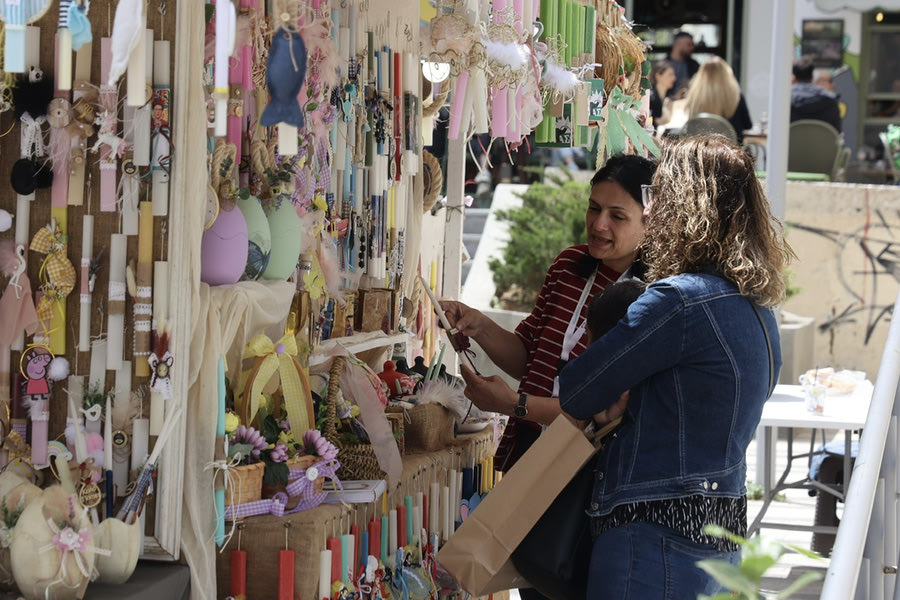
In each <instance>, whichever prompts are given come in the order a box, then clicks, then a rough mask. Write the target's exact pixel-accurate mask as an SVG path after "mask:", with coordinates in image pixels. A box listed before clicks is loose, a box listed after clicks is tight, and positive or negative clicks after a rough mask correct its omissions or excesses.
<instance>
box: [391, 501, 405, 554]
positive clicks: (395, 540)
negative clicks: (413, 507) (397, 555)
mask: <svg viewBox="0 0 900 600" xmlns="http://www.w3.org/2000/svg"><path fill="white" fill-rule="evenodd" d="M398 511H403V512H404V513H405V512H406V509H405V508H403V507H402V506H398V507H397V508H396V509H393V508H392V509H391V511H390V512H389V513H388V560H390V559H391V558H392V557H393V555H394V552H396V551H397V548H399V547H400V532H399V531H398V529H397V517H398V515H399V512H398ZM405 517H406V515H405V514H404V515H403V518H404V520H405ZM403 538H404V539H403V541H404V542H405V541H406V539H405V538H406V532H404V533H403ZM404 545H406V544H404Z"/></svg>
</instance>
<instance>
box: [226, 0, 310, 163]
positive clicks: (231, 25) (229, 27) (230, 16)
mask: <svg viewBox="0 0 900 600" xmlns="http://www.w3.org/2000/svg"><path fill="white" fill-rule="evenodd" d="M234 38H235V14H234V5H233V4H232V3H231V2H230V1H229V2H217V3H216V53H215V58H216V63H215V71H214V75H213V77H214V89H213V96H214V97H215V100H216V129H215V135H216V137H224V136H225V135H226V133H228V118H227V117H228V57H229V56H231V53H232V51H233V50H234V41H235V39H234ZM295 154H296V152H295Z"/></svg>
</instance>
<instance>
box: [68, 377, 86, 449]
mask: <svg viewBox="0 0 900 600" xmlns="http://www.w3.org/2000/svg"><path fill="white" fill-rule="evenodd" d="M69 419H70V420H71V423H72V428H73V429H74V434H75V460H76V461H78V462H79V463H81V462H84V460H85V459H87V455H88V454H87V444H85V441H84V430H83V429H82V426H81V417H80V416H79V415H78V408H77V407H76V405H75V399H74V398H73V397H72V395H71V394H70V395H69Z"/></svg>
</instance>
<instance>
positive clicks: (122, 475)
mask: <svg viewBox="0 0 900 600" xmlns="http://www.w3.org/2000/svg"><path fill="white" fill-rule="evenodd" d="M121 367H122V368H120V369H119V370H117V371H116V389H115V396H114V397H113V406H114V407H116V408H118V409H122V410H124V407H126V406H128V404H129V403H130V402H131V361H130V360H126V361H122V364H121ZM113 481H115V482H116V496H125V495H126V494H125V489H126V484H127V483H128V457H127V456H120V455H119V454H116V453H113ZM223 506H224V501H223ZM223 513H224V510H223Z"/></svg>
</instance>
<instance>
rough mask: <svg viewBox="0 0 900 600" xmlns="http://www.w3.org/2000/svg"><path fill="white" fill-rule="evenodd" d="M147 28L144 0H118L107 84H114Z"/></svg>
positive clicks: (126, 65)
mask: <svg viewBox="0 0 900 600" xmlns="http://www.w3.org/2000/svg"><path fill="white" fill-rule="evenodd" d="M146 28H147V14H146V13H145V12H144V0H120V1H119V5H118V6H116V18H115V21H113V31H112V43H111V44H110V52H111V53H112V63H111V64H110V67H109V79H107V81H106V84H107V85H116V82H117V81H119V77H121V76H122V73H124V72H125V69H126V68H127V67H128V58H129V57H130V56H131V52H132V50H134V49H135V48H136V47H137V45H138V42H140V41H141V40H142V39H143V36H144V30H145V29H146Z"/></svg>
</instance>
